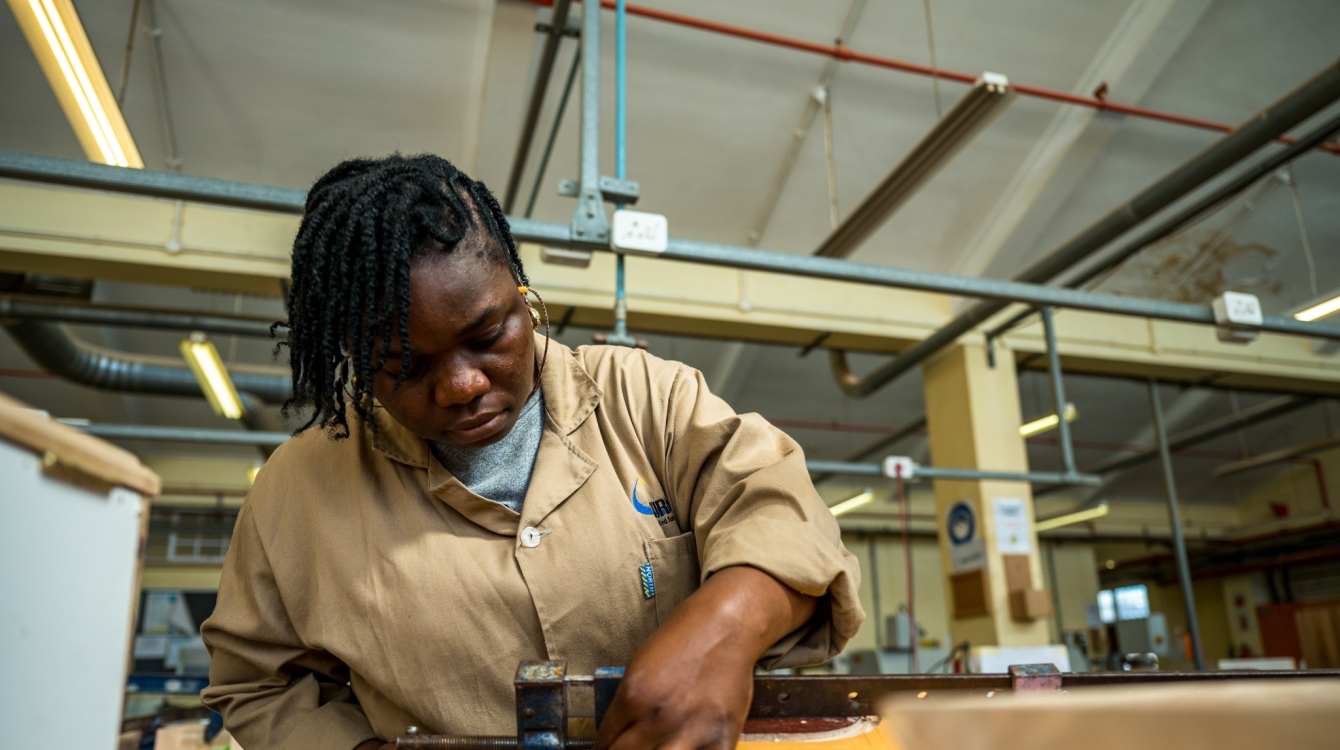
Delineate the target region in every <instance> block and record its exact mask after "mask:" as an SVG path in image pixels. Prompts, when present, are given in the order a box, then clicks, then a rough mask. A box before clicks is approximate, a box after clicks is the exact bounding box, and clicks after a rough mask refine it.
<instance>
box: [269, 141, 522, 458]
mask: <svg viewBox="0 0 1340 750" xmlns="http://www.w3.org/2000/svg"><path fill="white" fill-rule="evenodd" d="M472 230H473V231H475V232H476V233H477V236H478V240H479V241H478V242H474V241H472V242H471V243H470V244H471V245H472V246H474V245H477V246H478V248H479V250H478V253H479V254H480V255H485V254H486V255H488V256H489V257H491V258H492V259H494V260H496V261H497V262H498V263H500V264H503V265H505V266H506V267H507V268H508V270H509V271H511V273H512V276H513V278H515V279H516V282H517V285H518V286H529V285H530V281H529V280H528V279H527V278H526V272H525V271H524V270H523V269H522V267H521V258H520V256H518V255H517V250H516V243H515V242H514V241H513V240H512V232H511V228H510V227H509V226H508V224H507V217H506V216H504V215H503V212H502V208H501V207H500V206H499V205H498V200H497V199H496V198H494V197H493V194H492V193H490V192H489V189H488V188H486V187H485V186H484V183H482V182H478V181H476V180H472V179H470V178H469V177H467V176H466V175H465V174H464V173H463V172H461V171H460V170H458V169H457V168H456V167H454V166H452V164H451V162H448V161H447V160H446V159H443V158H441V157H437V156H432V155H429V154H423V155H420V156H403V155H401V154H392V155H391V156H387V157H384V158H381V159H350V160H349V161H345V162H342V163H340V164H339V165H337V166H336V167H335V168H334V169H331V170H330V171H329V172H327V173H325V174H324V175H322V176H321V178H320V179H318V180H317V181H316V184H315V185H313V186H312V189H311V191H310V192H308V193H307V204H306V207H305V209H304V212H303V218H302V225H301V226H300V227H299V229H298V236H297V238H296V239H295V240H294V241H293V271H292V275H291V285H290V288H289V293H288V314H289V319H288V323H287V324H283V323H276V324H275V326H274V328H278V327H280V326H285V325H286V327H287V328H288V329H289V334H288V341H287V342H286V344H280V346H284V345H287V346H288V347H289V364H290V366H291V367H292V369H293V398H292V399H290V400H289V401H288V402H287V403H285V404H284V411H285V413H286V414H287V413H288V412H289V410H290V409H291V408H292V407H293V406H294V405H295V404H307V403H311V404H313V405H314V406H315V410H314V411H313V413H312V416H311V418H310V419H308V420H307V423H306V424H304V425H303V426H302V427H300V428H298V431H299V432H301V431H302V430H305V429H307V428H309V427H311V426H312V425H314V424H320V425H321V426H322V427H325V428H327V430H328V431H329V432H330V435H331V437H333V438H337V439H338V438H344V437H348V436H349V422H348V420H347V418H346V406H347V404H350V403H352V405H353V408H354V411H355V413H357V414H358V415H359V416H360V417H362V418H363V419H364V420H365V421H366V422H367V423H368V426H369V428H370V429H372V430H373V431H374V432H375V431H376V429H377V425H376V422H375V421H374V420H372V419H370V418H369V417H370V414H369V412H370V410H371V406H372V375H373V373H375V372H376V371H377V370H379V369H381V367H382V365H383V364H384V363H385V361H386V358H387V356H388V354H389V352H390V347H391V340H392V338H393V337H398V340H399V341H400V342H401V347H400V352H401V353H400V357H401V362H402V365H403V366H402V368H401V373H400V376H399V378H398V379H397V381H396V387H397V388H398V387H400V384H401V383H402V382H403V381H404V379H405V373H407V372H409V358H410V344H409V299H410V293H409V292H410V290H409V276H410V265H411V263H412V262H413V261H415V260H417V259H418V258H420V257H423V256H426V255H428V254H430V253H443V254H446V253H451V252H453V251H454V250H455V249H456V248H457V246H458V245H460V243H461V242H462V240H464V239H465V238H466V236H467V234H469V233H470V232H471V231H472ZM378 342H380V345H378ZM374 349H375V350H376V351H374Z"/></svg>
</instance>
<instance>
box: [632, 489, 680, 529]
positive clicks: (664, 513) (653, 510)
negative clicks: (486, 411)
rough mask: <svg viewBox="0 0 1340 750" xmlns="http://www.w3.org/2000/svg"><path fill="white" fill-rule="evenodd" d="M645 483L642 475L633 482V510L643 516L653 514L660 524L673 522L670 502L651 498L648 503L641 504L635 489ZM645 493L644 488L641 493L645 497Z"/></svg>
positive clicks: (673, 513)
mask: <svg viewBox="0 0 1340 750" xmlns="http://www.w3.org/2000/svg"><path fill="white" fill-rule="evenodd" d="M645 485H646V483H645V482H643V481H642V477H638V478H637V479H636V480H635V481H634V482H633V510H636V511H637V512H638V513H641V514H642V515H644V516H655V517H656V522H657V523H659V524H661V525H662V526H664V525H666V524H667V523H674V520H675V511H674V509H673V508H671V507H670V503H668V502H666V501H665V500H664V499H662V500H652V501H651V504H650V505H646V504H643V503H642V502H640V501H639V500H638V499H637V491H638V490H639V489H642V488H643V487H645ZM646 494H647V493H646V490H645V489H644V490H643V493H642V495H643V497H646Z"/></svg>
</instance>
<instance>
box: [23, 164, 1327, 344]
mask: <svg viewBox="0 0 1340 750" xmlns="http://www.w3.org/2000/svg"><path fill="white" fill-rule="evenodd" d="M0 177H13V178H16V179H22V180H29V181H35V182H43V183H54V184H60V185H73V186H76V187H80V188H93V189H99V190H111V191H115V192H123V193H134V194H142V195H153V196H158V197H164V198H181V199H182V200H193V201H201V202H205V203H214V204H219V205H235V206H249V207H252V208H261V209H264V210H272V211H284V212H289V211H291V212H294V213H301V211H302V192H301V191H288V192H289V193H291V194H296V195H292V196H291V197H290V198H284V197H283V196H282V195H280V193H282V192H283V191H282V189H281V188H269V187H266V186H263V185H249V184H246V183H236V182H228V181H225V180H214V179H210V178H204V177H191V176H186V175H177V174H170V173H166V172H151V171H149V170H143V169H126V168H123V167H109V166H107V165H104V164H93V163H90V162H76V161H72V160H69V159H57V158H54V157H49V156H33V155H31V154H22V153H17V152H13V151H4V150H0ZM271 198H273V200H270V199H271ZM592 199H593V202H592V204H591V207H590V208H591V211H590V214H591V215H590V218H588V217H587V216H586V213H585V212H581V211H579V212H578V215H577V216H574V224H578V226H576V227H574V225H572V224H559V223H556V222H547V221H536V220H533V219H525V218H521V217H509V218H508V222H509V223H510V224H511V226H512V236H513V237H515V238H516V240H517V241H518V242H534V243H538V244H542V245H546V246H549V247H559V248H576V249H582V250H605V251H609V249H610V248H609V247H608V246H607V245H601V244H599V243H591V242H590V241H588V240H585V239H582V237H590V236H593V235H594V236H597V237H599V236H601V234H602V233H604V235H605V236H606V237H608V229H609V222H608V217H607V216H606V214H605V210H604V207H603V205H602V204H601V202H600V198H599V190H598V189H597V190H595V191H593V193H592ZM582 222H586V223H587V225H586V229H583V227H582V226H581V225H580V224H581V223H582ZM591 222H594V224H592V223H591ZM583 233H585V234H583ZM660 257H661V258H662V259H664V260H678V261H684V262H688V263H702V264H706V265H714V266H722V267H725V268H737V269H741V270H753V271H765V272H770V273H781V274H790V275H794V276H805V277H810V278H817V279H832V280H836V281H850V282H853V283H857V284H869V285H872V286H886V287H894V288H899V289H916V290H921V291H928V292H936V293H940V294H951V295H955V296H963V297H982V298H987V299H994V300H1000V301H1004V302H1023V303H1027V304H1031V305H1051V306H1053V307H1057V308H1065V309H1078V310H1091V311H1095V312H1105V313H1112V314H1115V315H1134V316H1138V317H1142V318H1151V319H1155V320H1174V321H1178V322H1183V323H1195V324H1197V325H1214V313H1213V312H1212V311H1211V309H1210V308H1209V307H1208V306H1199V305H1183V304H1178V303H1175V302H1165V301H1161V300H1148V299H1138V298H1135V297H1119V296H1116V295H1112V294H1098V293H1095V292H1085V291H1080V290H1074V289H1061V288H1057V287H1052V286H1046V285H1042V284H1026V283H1020V282H1015V281H1000V280H997V279H987V278H979V277H968V276H955V275H953V274H945V273H933V272H930V271H911V270H907V269H901V268H893V267H889V266H877V265H871V264H868V263H853V262H851V261H846V260H837V259H835V258H818V257H814V256H804V255H789V254H787V253H775V252H770V251H766V250H756V249H753V248H744V247H732V246H730V245H718V244H713V243H709V242H695V241H692V240H683V239H676V238H673V237H672V238H670V241H669V247H668V248H667V249H666V251H665V252H664V253H661V255H660ZM1260 330H1262V331H1264V332H1270V333H1286V334H1290V335H1296V336H1308V337H1311V338H1329V339H1337V340H1340V324H1335V323H1323V322H1312V323H1304V322H1302V321H1299V320H1295V319H1293V318H1292V317H1288V316H1279V315H1266V316H1265V321H1264V323H1263V324H1262V325H1261V326H1260ZM843 365H844V366H845V360H844V361H843Z"/></svg>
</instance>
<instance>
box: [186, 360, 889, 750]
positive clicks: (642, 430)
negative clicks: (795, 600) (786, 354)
mask: <svg viewBox="0 0 1340 750" xmlns="http://www.w3.org/2000/svg"><path fill="white" fill-rule="evenodd" d="M541 342H542V340H541ZM541 384H542V388H543V389H544V395H545V425H544V433H543V437H542V438H541V440H540V448H539V453H538V455H537V456H536V460H535V471H534V474H533V476H532V478H531V483H530V489H529V491H528V493H527V495H526V500H525V504H524V507H523V508H522V511H521V513H520V514H517V513H515V512H513V511H511V510H509V509H508V508H507V507H505V506H503V505H501V504H499V503H495V502H492V501H490V500H486V499H484V498H482V497H480V496H478V495H475V494H474V493H472V492H470V491H469V490H467V489H466V488H465V486H464V485H462V484H461V483H460V482H459V481H457V480H456V479H455V478H454V477H452V476H451V475H450V474H449V473H448V472H447V470H446V469H444V468H443V467H442V465H441V464H440V463H439V462H438V461H437V460H436V459H435V458H433V457H432V454H431V453H430V452H429V447H428V444H427V443H426V442H425V441H424V440H422V439H421V438H419V437H417V436H416V435H414V434H412V433H410V432H409V431H408V430H406V429H405V428H404V427H402V426H400V425H399V424H398V423H396V422H395V421H394V420H392V419H391V418H390V417H389V416H388V415H386V413H385V412H384V411H380V410H378V411H377V412H376V415H377V420H378V427H379V432H378V434H377V435H375V436H374V435H373V434H372V433H371V431H370V430H368V429H367V427H366V426H365V425H363V424H361V423H358V422H354V421H353V420H352V419H351V425H350V427H351V436H350V437H349V438H348V439H345V440H340V441H334V440H331V439H330V438H329V437H328V436H327V435H326V434H325V433H324V432H323V431H320V430H309V431H307V432H304V433H302V434H301V435H298V436H297V437H295V438H293V439H292V440H289V441H288V442H287V443H285V444H284V445H283V446H281V447H280V448H279V450H278V451H276V452H275V454H274V455H273V456H272V457H271V458H270V460H269V462H268V463H267V464H266V465H265V468H264V469H263V470H262V471H261V472H260V474H259V475H258V476H257V477H256V482H255V485H254V486H253V487H252V490H251V493H250V494H249V495H248V496H247V500H246V502H245V504H244V505H243V507H242V511H241V513H240V514H239V515H238V518H237V525H236V528H235V529H234V532H233V541H232V544H231V546H230V547H229V550H228V558H227V562H226V563H225V564H224V570H223V580H222V582H221V583H220V585H219V600H218V606H217V608H216V609H215V611H214V615H213V616H212V617H210V618H209V619H208V620H207V621H206V622H205V623H204V625H203V626H202V627H201V634H202V635H203V637H204V640H205V643H206V644H207V645H208V646H209V650H210V654H211V656H212V659H213V661H212V663H211V666H210V686H209V688H207V689H206V690H205V692H204V693H203V694H202V698H203V700H204V702H205V704H206V705H207V706H209V707H211V708H213V709H214V710H216V711H219V712H220V713H222V714H223V717H224V723H225V725H226V726H227V727H228V729H229V730H230V731H231V732H232V734H233V736H235V737H236V738H237V739H238V741H239V742H240V743H241V744H242V746H243V747H245V748H246V749H247V750H276V749H282V750H290V749H304V750H305V749H307V748H310V749H311V750H350V749H351V748H353V747H354V746H355V745H357V744H358V743H359V742H361V741H363V740H367V739H372V738H373V737H374V736H375V737H380V738H382V739H386V740H390V739H394V738H395V737H396V736H398V735H400V734H402V733H403V732H404V731H405V728H406V727H408V726H410V725H414V726H418V727H421V728H422V730H423V731H425V732H433V733H453V734H477V733H478V734H483V733H492V734H514V733H515V731H516V708H515V706H516V703H515V695H514V692H513V688H512V679H513V677H514V675H515V672H516V667H517V663H518V662H519V661H520V660H522V659H562V660H566V661H567V662H568V669H569V673H570V674H591V672H592V671H593V670H594V669H595V668H596V667H604V666H622V665H624V664H626V663H627V662H628V659H629V657H631V656H632V654H633V652H634V651H635V650H636V649H637V647H638V646H639V645H640V644H641V643H642V642H643V641H644V640H645V639H646V638H647V637H648V636H649V635H651V634H652V632H653V631H655V630H656V628H657V627H658V626H659V625H660V623H662V622H664V621H665V619H666V617H667V616H669V614H670V611H671V610H672V609H673V608H674V607H675V605H676V604H678V603H679V602H680V601H682V600H683V599H684V598H685V597H686V596H688V595H689V594H691V593H692V592H693V591H694V590H695V589H696V588H697V587H698V585H699V584H700V582H701V581H702V580H703V579H705V578H706V577H707V576H709V575H711V574H712V573H713V572H715V571H717V570H721V569H722V568H726V567H729V566H732V565H752V566H754V567H756V568H758V569H760V570H763V571H766V572H767V573H769V574H771V575H772V576H774V577H775V578H777V579H778V580H780V581H782V582H783V583H785V584H786V585H788V586H790V587H791V588H793V589H795V590H797V591H800V592H802V593H805V594H811V595H815V596H823V595H826V596H825V597H824V599H823V601H822V603H821V604H820V607H819V610H818V612H817V613H816V615H815V617H814V618H813V619H812V620H811V621H810V622H809V623H808V624H806V625H805V626H803V627H802V628H801V629H800V630H798V631H796V632H795V633H792V634H791V635H789V636H787V637H786V638H784V639H783V640H782V641H781V642H780V643H778V644H777V645H776V646H774V647H773V648H772V649H771V650H770V651H769V652H768V654H767V655H766V656H765V657H764V659H763V660H762V662H761V664H762V665H763V666H765V667H768V668H778V667H784V666H795V665H802V664H814V663H818V662H821V661H824V660H826V659H828V658H831V657H832V656H834V655H836V654H837V653H838V652H839V651H841V649H842V647H843V646H844V645H845V644H846V642H847V640H848V639H850V638H851V637H852V636H853V635H854V634H855V633H856V630H857V628H858V627H859V626H860V624H861V621H862V620H863V619H864V616H865V615H864V613H863V612H862V611H861V607H860V603H859V601H858V600H857V588H858V586H859V583H860V580H859V579H860V569H859V567H858V565H857V563H856V560H855V558H854V557H852V555H851V554H850V553H849V552H847V550H846V549H845V548H844V547H843V546H842V542H841V540H840V538H839V534H838V527H837V523H836V521H835V520H834V518H833V516H832V514H831V513H829V511H828V509H827V508H826V507H825V506H824V503H823V502H822V501H821V500H820V498H819V496H818V494H817V493H816V492H815V491H814V487H813V485H812V484H811V482H810V479H809V475H808V474H807V472H806V470H805V460H804V456H803V455H802V453H801V450H800V446H798V445H796V443H795V442H794V441H792V440H791V439H790V438H789V437H787V436H786V435H785V434H783V433H782V432H780V431H779V430H777V429H776V428H774V427H772V426H771V425H769V424H768V423H767V422H766V421H764V420H763V419H762V418H761V417H759V416H758V415H757V414H746V415H737V414H735V413H734V412H733V411H732V410H731V408H730V407H729V406H727V405H726V403H725V402H724V401H722V400H721V399H719V398H717V397H715V396H713V395H712V394H710V393H708V391H707V387H706V384H705V383H704V382H703V378H702V375H701V374H700V373H699V372H698V371H696V370H693V369H691V368H689V367H687V366H684V365H680V364H677V363H673V362H666V361H663V360H660V359H657V358H656V357H654V356H651V355H649V354H647V353H645V352H641V351H637V350H633V349H624V348H616V347H582V348H579V349H577V350H575V351H574V350H570V349H568V348H567V347H564V346H562V345H559V344H557V343H553V344H551V346H550V352H549V361H548V364H547V366H546V368H545V370H544V373H543V376H542V378H541ZM531 545H533V546H531ZM646 564H650V566H651V578H652V584H653V585H654V591H653V590H651V589H649V588H644V584H643V571H642V566H643V565H646Z"/></svg>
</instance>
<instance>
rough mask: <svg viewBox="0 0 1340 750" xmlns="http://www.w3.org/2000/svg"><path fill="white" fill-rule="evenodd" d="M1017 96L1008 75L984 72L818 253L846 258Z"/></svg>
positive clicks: (821, 246)
mask: <svg viewBox="0 0 1340 750" xmlns="http://www.w3.org/2000/svg"><path fill="white" fill-rule="evenodd" d="M1013 98H1014V89H1012V88H1010V82H1009V80H1008V79H1007V78H1006V77H1005V76H1003V75H1000V74H998V73H983V74H982V77H981V78H978V79H977V82H976V83H974V84H973V86H972V88H971V89H969V90H968V93H967V94H964V95H963V98H962V99H960V100H959V101H958V103H957V104H955V105H954V108H953V109H951V110H949V112H947V113H946V114H945V116H944V117H943V118H941V119H940V121H939V122H937V123H935V126H934V127H933V128H931V132H929V133H927V134H926V136H925V137H924V138H922V139H921V142H920V143H918V144H917V145H916V146H915V147H913V149H912V150H911V152H909V153H908V154H907V156H905V157H903V160H902V161H901V162H899V163H898V166H896V167H894V168H893V171H892V172H890V173H889V176H888V177H885V178H884V181H883V182H881V183H880V184H879V187H876V188H875V189H874V191H872V192H871V193H870V195H867V196H866V197H865V200H863V201H861V205H860V206H857V208H856V210H855V211H852V213H851V215H850V216H848V217H847V218H846V219H845V220H844V221H843V222H842V223H841V224H840V225H838V228H837V229H834V230H833V233H832V234H830V235H828V239H826V240H824V242H823V244H822V245H820V246H819V249H817V250H815V251H814V254H815V255H819V256H823V257H825V258H846V257H847V256H849V255H851V254H852V253H853V252H855V250H856V248H858V247H860V246H861V243H862V242H865V241H866V239H868V238H869V237H870V235H872V234H874V233H875V230H877V229H879V228H880V227H881V226H883V224H884V222H885V221H887V220H888V218H889V217H890V216H892V215H893V212H894V211H896V210H898V207H899V206H901V205H902V204H903V203H904V202H905V201H906V200H907V199H908V198H911V197H912V195H913V194H914V193H916V192H917V190H919V189H920V188H921V186H922V185H923V184H925V182H926V181H927V180H929V179H930V178H931V177H932V176H933V175H934V174H935V173H936V172H938V171H939V170H940V168H941V167H943V166H944V165H945V164H947V163H948V162H949V160H950V159H952V158H954V155H955V154H957V153H958V152H959V150H961V149H962V148H963V147H964V146H966V145H967V144H968V141H971V140H972V139H973V137H974V136H976V135H977V133H978V132H980V131H981V130H982V128H984V127H986V125H987V124H988V123H990V122H991V121H992V120H993V119H995V117H996V115H998V114H1000V112H1001V111H1002V110H1004V109H1005V105H1007V104H1009V102H1010V100H1011V99H1013Z"/></svg>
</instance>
